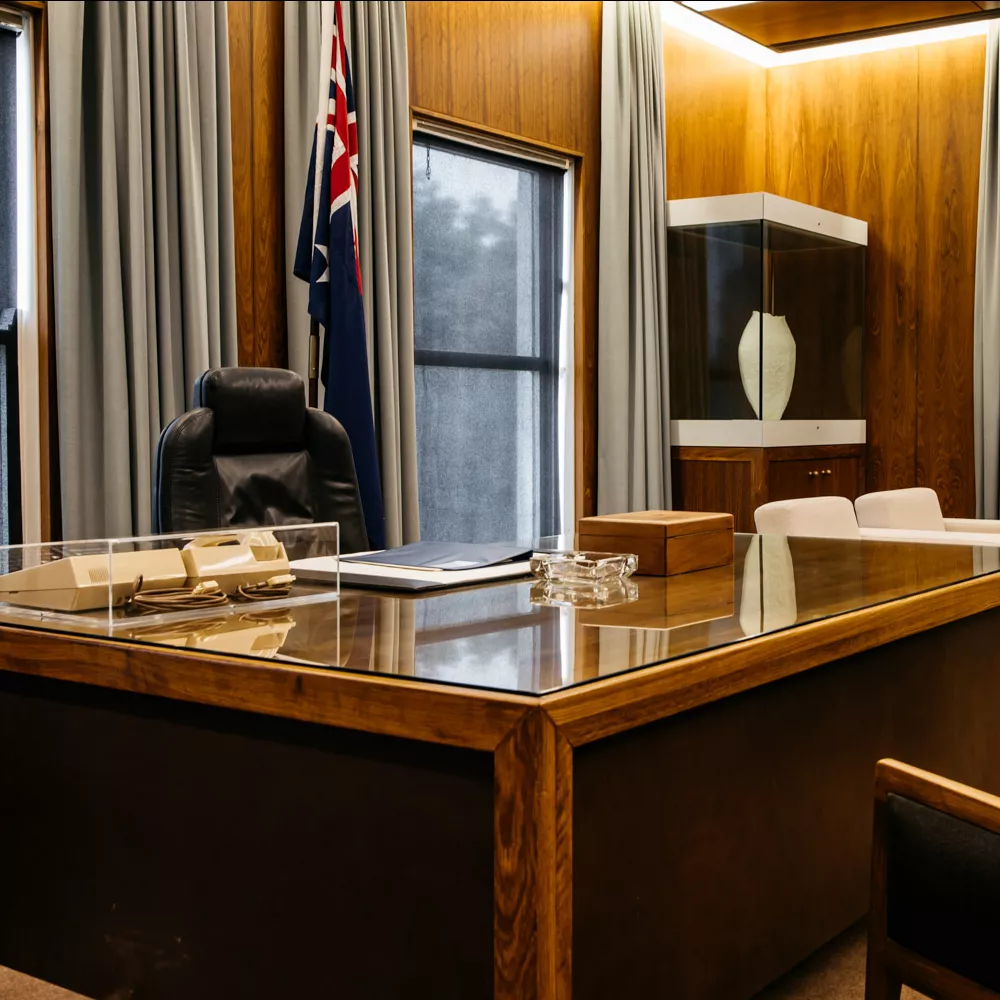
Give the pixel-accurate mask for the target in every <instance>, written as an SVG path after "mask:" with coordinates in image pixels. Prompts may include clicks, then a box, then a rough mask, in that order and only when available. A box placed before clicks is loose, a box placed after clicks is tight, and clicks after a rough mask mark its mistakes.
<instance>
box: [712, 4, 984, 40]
mask: <svg viewBox="0 0 1000 1000" xmlns="http://www.w3.org/2000/svg"><path fill="white" fill-rule="evenodd" d="M981 15H982V10H981V9H980V7H979V6H978V5H977V4H975V3H973V2H972V0H911V2H909V3H898V2H897V0H860V2H858V0H855V2H853V3H838V2H833V3H829V2H828V3H817V2H816V0H780V2H778V3H751V4H743V5H741V6H738V7H724V8H721V9H718V10H713V11H709V12H708V13H707V16H708V17H710V18H711V19H712V20H713V21H717V22H718V23H719V24H724V25H726V27H728V28H732V29H733V31H738V32H739V33H740V34H741V35H745V36H746V37H747V38H752V39H753V40H754V41H755V42H760V44H761V45H767V46H769V47H771V48H773V49H776V50H777V51H779V52H781V51H785V50H789V49H795V48H800V47H801V46H802V45H804V44H816V43H817V42H818V41H819V40H820V39H824V40H826V41H841V40H843V39H844V38H845V37H856V36H858V35H867V34H877V33H880V32H881V31H886V30H888V31H897V30H903V29H904V28H906V27H911V26H918V27H923V26H925V25H924V22H928V21H932V22H936V21H950V20H955V19H961V18H963V17H978V16H981Z"/></svg>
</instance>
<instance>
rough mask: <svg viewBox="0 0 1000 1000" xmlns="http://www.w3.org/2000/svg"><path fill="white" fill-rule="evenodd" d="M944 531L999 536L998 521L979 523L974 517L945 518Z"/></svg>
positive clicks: (999, 527) (999, 526) (999, 523)
mask: <svg viewBox="0 0 1000 1000" xmlns="http://www.w3.org/2000/svg"><path fill="white" fill-rule="evenodd" d="M944 527H945V531H973V532H975V533H976V534H978V535H1000V521H981V520H979V519H978V518H975V517H946V518H945V519H944Z"/></svg>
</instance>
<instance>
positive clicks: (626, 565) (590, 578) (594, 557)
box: [531, 552, 639, 586]
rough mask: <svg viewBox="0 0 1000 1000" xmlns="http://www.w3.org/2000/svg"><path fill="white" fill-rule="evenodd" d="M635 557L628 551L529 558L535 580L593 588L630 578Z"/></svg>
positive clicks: (567, 553)
mask: <svg viewBox="0 0 1000 1000" xmlns="http://www.w3.org/2000/svg"><path fill="white" fill-rule="evenodd" d="M638 565H639V557H638V556H637V555H634V554H633V553H631V552H626V553H620V552H544V553H539V554H538V555H535V556H533V557H532V559H531V572H532V573H534V575H535V576H537V577H538V579H539V580H547V581H549V582H552V583H564V584H571V585H574V586H579V585H583V586H593V585H594V584H595V583H610V582H611V581H612V580H624V579H626V578H627V577H630V576H631V575H632V574H633V573H634V572H635V568H636V566H638Z"/></svg>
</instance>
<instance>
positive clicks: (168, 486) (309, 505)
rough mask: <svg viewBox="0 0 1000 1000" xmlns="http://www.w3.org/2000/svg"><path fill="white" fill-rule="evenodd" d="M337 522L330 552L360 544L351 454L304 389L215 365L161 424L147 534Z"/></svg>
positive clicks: (279, 374) (340, 431) (364, 543)
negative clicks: (183, 407) (335, 544)
mask: <svg viewBox="0 0 1000 1000" xmlns="http://www.w3.org/2000/svg"><path fill="white" fill-rule="evenodd" d="M318 521H339V522H340V551H341V552H358V551H362V550H364V549H367V548H368V535H367V532H366V531H365V519H364V513H363V510H362V507H361V496H360V493H359V492H358V480H357V475H356V474H355V471H354V455H353V453H352V452H351V443H350V440H349V439H348V437H347V432H346V431H345V430H344V428H343V427H342V426H341V425H340V423H339V422H338V421H337V420H336V419H335V418H334V417H332V416H330V414H328V413H324V412H322V411H321V410H316V409H313V408H311V407H307V406H306V392H305V384H304V383H303V381H302V379H301V378H300V377H299V376H298V375H296V374H295V372H290V371H285V370H284V369H280V368H215V369H212V370H210V371H207V372H205V373H204V374H203V375H202V376H201V377H200V378H199V379H198V381H197V382H195V385H194V409H192V410H189V411H188V412H187V413H184V414H182V415H181V416H179V417H178V418H177V419H176V420H174V421H172V422H171V423H170V424H169V425H168V426H167V427H165V428H164V430H163V433H162V434H161V435H160V442H159V444H158V446H157V449H156V458H155V460H154V465H153V530H154V531H156V532H159V533H164V534H165V533H169V532H180V531H200V530H207V529H212V528H228V527H231V526H232V527H252V526H259V525H282V524H310V523H313V522H318Z"/></svg>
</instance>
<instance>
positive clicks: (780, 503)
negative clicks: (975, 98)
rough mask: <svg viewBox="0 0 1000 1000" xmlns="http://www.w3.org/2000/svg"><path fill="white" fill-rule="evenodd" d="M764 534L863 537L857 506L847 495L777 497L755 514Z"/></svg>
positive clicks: (759, 532)
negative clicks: (794, 498) (797, 497)
mask: <svg viewBox="0 0 1000 1000" xmlns="http://www.w3.org/2000/svg"><path fill="white" fill-rule="evenodd" d="M753 519H754V524H755V525H756V526H757V532H758V534H761V535H785V536H800V537H801V536H806V537H812V538H860V537H861V531H860V530H859V528H858V520H857V518H856V517H855V514H854V505H853V504H852V503H851V501H850V500H848V499H847V497H803V498H801V499H799V500H775V501H773V502H772V503H766V504H764V505H763V506H762V507H758V508H757V509H756V510H755V511H754V515H753Z"/></svg>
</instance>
